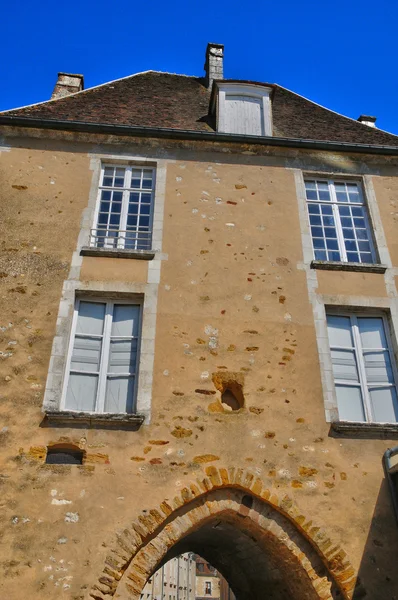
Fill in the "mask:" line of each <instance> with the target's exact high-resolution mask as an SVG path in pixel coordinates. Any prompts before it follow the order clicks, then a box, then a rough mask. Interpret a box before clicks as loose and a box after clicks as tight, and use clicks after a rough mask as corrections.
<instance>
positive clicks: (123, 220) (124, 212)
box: [90, 162, 156, 250]
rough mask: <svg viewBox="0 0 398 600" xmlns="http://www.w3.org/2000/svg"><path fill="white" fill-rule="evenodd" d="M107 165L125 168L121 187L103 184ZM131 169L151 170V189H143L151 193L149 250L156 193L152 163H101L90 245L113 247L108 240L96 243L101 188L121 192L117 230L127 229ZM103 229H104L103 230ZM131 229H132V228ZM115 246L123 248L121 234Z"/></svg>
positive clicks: (99, 227) (99, 226) (123, 239)
mask: <svg viewBox="0 0 398 600" xmlns="http://www.w3.org/2000/svg"><path fill="white" fill-rule="evenodd" d="M107 167H110V168H112V169H115V168H116V169H118V168H120V169H125V171H126V175H125V177H126V181H125V185H124V187H122V188H114V187H107V186H103V185H102V182H103V181H104V173H105V169H106V168H107ZM133 169H145V170H146V171H149V170H150V171H152V182H153V183H152V189H151V190H143V191H144V192H145V193H151V196H152V197H151V204H150V213H149V225H148V231H149V236H148V237H149V239H150V244H149V245H148V248H147V249H148V250H150V249H151V248H152V243H153V241H152V238H153V218H154V204H155V193H156V167H154V166H152V165H149V166H148V165H146V164H138V163H135V164H125V163H110V162H106V163H102V164H101V172H100V178H99V181H98V192H97V201H96V204H95V211H94V219H93V228H92V234H91V236H90V246H93V247H95V248H99V247H103V248H114V246H113V244H111V243H110V242H108V244H106V243H105V244H104V246H98V244H97V243H96V235H95V232H96V231H97V230H99V229H101V224H99V223H98V216H99V212H100V205H101V192H102V191H103V190H115V191H119V192H122V209H121V215H120V223H119V231H124V232H126V230H127V216H128V208H129V200H130V198H129V196H130V192H131V191H134V190H132V188H131V179H132V171H133ZM140 205H141V203H139V206H140ZM104 231H105V230H104ZM132 231H133V230H132ZM137 244H138V240H136V242H135V246H136V247H137ZM117 248H120V249H124V248H125V238H124V237H122V236H118V238H117Z"/></svg>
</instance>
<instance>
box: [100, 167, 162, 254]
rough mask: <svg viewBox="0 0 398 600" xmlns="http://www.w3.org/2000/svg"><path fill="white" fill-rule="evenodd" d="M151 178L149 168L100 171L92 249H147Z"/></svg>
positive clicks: (110, 168) (150, 237)
mask: <svg viewBox="0 0 398 600" xmlns="http://www.w3.org/2000/svg"><path fill="white" fill-rule="evenodd" d="M154 179H155V178H154V169H152V168H143V167H116V166H105V167H104V168H103V170H102V174H101V185H100V187H99V199H98V209H97V216H96V221H95V229H93V230H92V235H91V242H90V243H91V245H92V246H95V247H99V248H125V249H134V250H145V249H150V248H151V242H152V232H151V225H152V206H153V195H154V184H155V181H154Z"/></svg>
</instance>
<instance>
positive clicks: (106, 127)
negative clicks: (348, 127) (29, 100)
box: [0, 115, 398, 156]
mask: <svg viewBox="0 0 398 600" xmlns="http://www.w3.org/2000/svg"><path fill="white" fill-rule="evenodd" d="M1 125H5V126H11V127H26V128H30V129H47V130H55V131H74V132H81V133H99V134H108V135H119V136H130V137H147V138H151V137H152V138H159V139H165V138H168V139H176V140H188V141H190V140H196V141H206V142H213V143H229V144H245V145H247V144H251V145H253V146H277V147H287V148H304V149H314V150H326V151H340V152H355V153H361V154H382V155H389V156H398V146H386V145H372V144H353V143H351V142H338V141H333V140H312V139H301V138H282V137H275V136H272V137H271V136H253V135H242V134H236V133H218V132H212V131H192V130H183V129H172V128H163V127H139V126H135V125H114V124H110V123H89V122H87V121H66V120H58V119H34V118H31V117H14V116H7V115H0V126H1Z"/></svg>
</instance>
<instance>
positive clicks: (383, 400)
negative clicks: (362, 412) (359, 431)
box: [369, 387, 398, 423]
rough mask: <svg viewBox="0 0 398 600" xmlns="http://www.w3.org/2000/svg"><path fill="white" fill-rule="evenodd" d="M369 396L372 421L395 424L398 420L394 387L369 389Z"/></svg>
mask: <svg viewBox="0 0 398 600" xmlns="http://www.w3.org/2000/svg"><path fill="white" fill-rule="evenodd" d="M369 394H370V400H371V403H372V409H373V415H374V419H375V420H376V421H378V422H379V423H395V422H396V421H397V419H398V406H397V392H396V389H395V387H389V388H373V389H372V388H371V389H370V390H369Z"/></svg>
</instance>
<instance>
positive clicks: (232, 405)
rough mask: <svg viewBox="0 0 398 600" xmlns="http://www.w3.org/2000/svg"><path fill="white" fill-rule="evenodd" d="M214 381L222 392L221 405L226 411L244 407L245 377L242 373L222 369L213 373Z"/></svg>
mask: <svg viewBox="0 0 398 600" xmlns="http://www.w3.org/2000/svg"><path fill="white" fill-rule="evenodd" d="M212 379H213V383H214V385H215V387H216V389H217V390H218V391H219V392H221V406H222V408H223V409H224V410H225V411H226V412H231V411H237V410H240V409H241V408H243V407H244V405H245V398H244V396H243V384H244V378H243V375H242V373H232V372H228V371H221V372H218V373H213V377H212Z"/></svg>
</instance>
